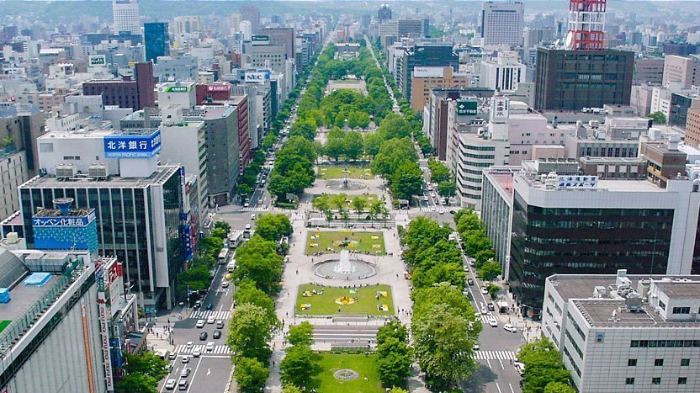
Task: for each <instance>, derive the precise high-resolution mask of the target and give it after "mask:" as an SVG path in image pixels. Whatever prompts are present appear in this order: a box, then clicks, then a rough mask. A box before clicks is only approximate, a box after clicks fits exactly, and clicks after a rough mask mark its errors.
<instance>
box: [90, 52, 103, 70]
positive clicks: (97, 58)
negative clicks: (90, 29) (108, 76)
mask: <svg viewBox="0 0 700 393" xmlns="http://www.w3.org/2000/svg"><path fill="white" fill-rule="evenodd" d="M106 65H107V57H106V56H105V55H92V56H89V57H88V68H93V67H104V66H106Z"/></svg>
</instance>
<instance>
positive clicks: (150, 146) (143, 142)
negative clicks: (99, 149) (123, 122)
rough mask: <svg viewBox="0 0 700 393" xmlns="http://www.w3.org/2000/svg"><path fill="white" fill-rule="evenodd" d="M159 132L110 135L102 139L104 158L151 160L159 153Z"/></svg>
mask: <svg viewBox="0 0 700 393" xmlns="http://www.w3.org/2000/svg"><path fill="white" fill-rule="evenodd" d="M160 142H161V141H160V130H157V131H156V132H154V133H153V134H151V135H110V136H106V137H105V139H104V149H105V157H106V158H151V157H153V156H155V155H156V154H158V152H159V151H160V147H161V145H160Z"/></svg>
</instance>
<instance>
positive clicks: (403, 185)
mask: <svg viewBox="0 0 700 393" xmlns="http://www.w3.org/2000/svg"><path fill="white" fill-rule="evenodd" d="M391 191H392V192H393V193H394V195H395V196H396V197H397V198H403V199H411V197H412V196H414V195H420V194H421V193H422V192H423V172H422V171H421V169H420V167H419V166H418V164H416V163H415V162H409V161H405V162H404V163H403V164H402V165H400V166H399V167H398V168H397V169H396V171H395V172H394V175H393V176H392V177H391Z"/></svg>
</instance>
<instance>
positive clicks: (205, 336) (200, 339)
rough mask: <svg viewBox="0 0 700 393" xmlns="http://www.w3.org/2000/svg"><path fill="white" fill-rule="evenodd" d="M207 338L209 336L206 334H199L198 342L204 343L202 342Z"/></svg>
mask: <svg viewBox="0 0 700 393" xmlns="http://www.w3.org/2000/svg"><path fill="white" fill-rule="evenodd" d="M208 336H209V335H208V334H207V332H202V333H199V341H204V340H206V339H207V337H208Z"/></svg>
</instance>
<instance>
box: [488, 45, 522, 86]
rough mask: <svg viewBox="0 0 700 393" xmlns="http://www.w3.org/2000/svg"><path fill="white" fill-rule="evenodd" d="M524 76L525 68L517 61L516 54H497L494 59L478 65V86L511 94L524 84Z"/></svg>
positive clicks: (509, 52)
mask: <svg viewBox="0 0 700 393" xmlns="http://www.w3.org/2000/svg"><path fill="white" fill-rule="evenodd" d="M526 74H527V67H526V66H525V64H523V63H521V62H520V61H519V60H518V53H517V52H511V51H508V52H498V57H497V58H496V59H490V60H483V61H482V62H481V64H480V65H479V86H480V87H486V88H489V89H493V90H496V91H499V92H502V93H512V92H515V91H516V90H518V86H519V84H520V83H523V82H525V77H526Z"/></svg>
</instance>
